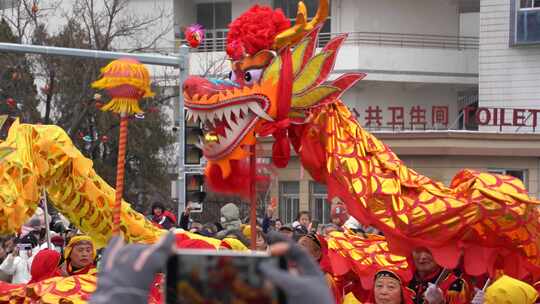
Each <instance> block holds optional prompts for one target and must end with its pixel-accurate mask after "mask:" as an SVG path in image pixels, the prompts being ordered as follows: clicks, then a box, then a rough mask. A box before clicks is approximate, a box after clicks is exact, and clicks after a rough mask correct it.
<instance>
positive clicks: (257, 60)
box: [0, 0, 540, 303]
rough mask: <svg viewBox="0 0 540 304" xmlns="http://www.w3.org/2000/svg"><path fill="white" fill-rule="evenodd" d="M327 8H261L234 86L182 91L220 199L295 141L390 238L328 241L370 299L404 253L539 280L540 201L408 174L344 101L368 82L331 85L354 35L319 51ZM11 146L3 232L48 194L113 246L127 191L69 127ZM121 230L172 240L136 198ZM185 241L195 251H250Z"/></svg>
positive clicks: (57, 286) (22, 134) (306, 162)
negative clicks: (199, 128) (261, 161)
mask: <svg viewBox="0 0 540 304" xmlns="http://www.w3.org/2000/svg"><path fill="white" fill-rule="evenodd" d="M328 9H329V4H328V0H320V3H319V8H318V11H317V14H316V15H315V16H314V17H313V18H311V19H310V21H308V16H307V8H306V7H305V5H304V4H303V3H302V2H299V6H298V15H297V18H296V23H295V24H294V25H291V24H290V21H289V20H288V19H287V18H286V17H285V15H284V14H283V13H282V12H281V11H280V10H273V9H272V8H270V7H263V6H254V7H252V8H251V9H249V10H248V11H247V12H246V13H244V14H242V15H241V16H239V17H238V18H237V19H235V20H234V21H233V22H232V23H231V25H230V31H229V34H228V37H227V54H228V55H229V57H230V59H231V60H232V71H231V73H230V77H229V79H227V80H222V79H205V78H201V77H190V78H188V79H187V80H186V81H185V82H184V84H183V86H184V97H185V101H186V108H187V109H188V112H187V117H188V118H189V119H192V120H194V121H195V122H199V121H200V122H203V123H204V124H205V129H206V130H207V132H206V134H205V136H204V138H205V142H204V145H203V152H204V155H205V157H206V159H207V160H208V163H207V167H206V171H205V174H206V177H207V178H206V181H207V182H208V184H209V185H210V186H211V187H212V188H213V189H214V190H215V191H218V192H229V193H231V192H232V193H236V194H247V193H246V190H247V189H249V187H248V185H247V183H249V181H250V178H253V177H251V176H250V175H249V170H248V168H249V166H248V165H247V156H248V155H249V152H248V151H249V150H250V147H251V146H253V145H255V144H256V137H258V136H259V137H260V136H272V137H273V138H274V143H273V147H272V160H273V163H274V165H276V166H277V167H285V166H286V165H287V164H288V161H289V159H290V156H291V151H290V146H291V145H292V147H293V148H294V150H295V152H296V154H297V155H298V157H299V159H300V161H301V163H302V166H303V167H304V168H305V169H307V170H308V171H309V173H310V175H311V176H312V177H313V179H315V180H316V181H318V182H321V183H325V184H327V185H328V189H329V197H330V198H332V197H339V198H340V199H341V200H342V201H344V202H345V203H346V205H347V209H348V210H349V212H350V213H351V215H352V216H353V217H355V218H356V219H357V220H359V221H360V222H361V223H362V224H364V225H371V226H374V227H375V228H377V229H378V230H380V231H382V232H384V234H385V237H386V238H385V239H378V238H377V237H368V238H362V237H359V236H356V235H353V234H349V233H343V234H337V235H334V234H333V235H331V236H330V237H329V238H328V239H327V240H326V243H327V245H328V257H329V260H330V267H329V270H328V272H331V273H332V275H333V276H334V277H336V278H342V277H344V276H350V275H351V274H352V275H353V276H354V277H356V278H358V279H359V281H360V285H361V288H362V289H370V288H372V285H373V278H374V277H375V274H376V273H377V272H378V271H379V270H381V269H383V268H385V267H390V268H391V269H392V270H393V271H397V272H400V271H401V272H402V273H399V277H400V278H401V279H402V280H403V282H406V281H409V280H410V279H411V278H412V274H411V273H410V269H409V267H408V265H407V262H406V258H404V257H405V256H409V255H410V253H411V251H412V250H413V249H414V248H417V247H425V248H428V249H429V250H430V251H431V252H432V253H433V256H434V258H435V260H436V261H437V263H438V264H440V265H441V266H443V267H445V268H448V269H453V268H455V267H456V266H457V265H458V264H460V263H461V264H462V266H463V269H464V271H465V272H466V273H467V274H468V275H473V276H476V275H480V274H484V273H488V274H490V275H491V276H494V275H495V273H498V272H503V273H505V274H508V275H511V276H513V277H515V278H520V279H527V280H528V281H529V282H533V281H534V280H535V279H536V278H538V277H539V276H540V252H539V249H540V241H539V235H540V226H539V221H538V219H539V216H540V214H539V211H538V208H537V207H538V205H539V204H538V201H537V200H535V199H533V198H530V197H529V196H528V195H527V191H526V189H525V187H524V186H523V184H522V183H521V182H520V181H519V180H518V179H516V178H512V177H508V176H502V175H496V174H487V173H481V172H477V171H473V170H462V171H460V172H459V173H458V174H457V175H456V176H455V178H454V179H453V180H452V182H451V184H450V186H449V187H446V186H444V185H443V184H441V183H439V182H436V181H434V180H432V179H430V178H428V177H426V176H423V175H421V174H419V173H417V172H416V171H414V170H412V169H410V168H408V167H407V166H406V165H405V164H404V163H403V162H402V161H401V160H400V159H399V158H398V157H397V155H396V154H394V153H393V152H392V150H391V149H390V148H389V147H388V146H386V145H384V143H382V142H381V141H379V140H378V139H377V138H375V137H374V136H373V135H372V134H370V133H369V132H367V131H365V130H364V129H363V128H362V127H361V125H360V123H359V122H358V121H357V120H356V119H355V118H354V116H353V115H352V114H351V112H350V111H349V109H348V108H347V107H346V106H345V105H344V104H343V102H342V101H341V100H340V97H341V96H342V94H343V93H344V92H346V91H347V90H348V89H349V88H351V87H352V86H353V85H354V84H355V83H356V82H358V81H359V80H361V79H362V78H363V77H365V74H362V73H350V74H343V75H340V76H338V77H336V78H332V77H331V74H332V71H333V67H334V63H335V61H336V58H337V55H338V52H339V49H340V47H341V46H342V44H343V43H344V42H345V40H346V38H347V35H338V36H335V37H333V38H332V39H331V40H330V41H329V42H328V43H327V44H326V46H324V47H323V48H322V49H321V50H320V51H319V52H318V53H317V52H316V47H317V45H318V42H317V37H318V33H319V30H320V28H321V26H322V24H323V23H324V21H325V20H326V18H327V16H328ZM5 148H7V149H13V150H14V152H12V153H11V154H9V155H8V156H7V157H6V158H5V159H4V160H3V161H2V162H1V163H0V185H1V187H0V233H1V234H7V233H13V232H15V231H17V230H18V229H19V228H20V227H21V226H22V224H23V223H24V222H25V221H26V220H27V219H28V218H29V217H30V216H31V215H32V214H33V212H34V210H35V209H36V207H37V203H38V201H39V197H40V194H41V191H42V190H43V189H44V190H46V191H47V194H48V196H49V198H50V201H51V203H52V204H53V205H54V206H55V208H57V209H58V210H59V211H60V212H61V213H62V214H64V215H65V216H66V217H67V218H68V219H69V220H70V222H72V223H73V224H75V225H76V226H77V227H78V228H79V229H81V230H82V231H84V232H85V233H86V234H88V235H89V236H90V237H91V238H92V240H93V241H94V242H95V244H96V247H98V248H99V247H102V246H104V245H105V244H106V243H107V241H108V240H109V239H110V237H111V228H112V213H113V207H114V197H115V191H114V189H113V188H111V187H110V186H109V185H107V184H106V183H105V182H104V181H103V179H101V178H100V177H99V176H98V175H97V174H96V172H95V171H94V170H93V168H92V162H91V160H89V159H87V158H85V157H84V156H83V155H82V154H81V153H80V152H79V151H78V150H77V149H76V148H75V147H74V145H73V143H72V142H71V140H70V139H69V137H68V136H67V134H66V133H65V132H64V131H63V130H62V129H60V128H59V127H56V126H44V125H29V124H20V123H18V122H16V123H14V124H13V125H12V126H11V128H10V130H9V134H8V137H7V139H6V140H5V141H3V142H1V143H0V149H5ZM231 172H234V174H231ZM120 229H121V231H122V232H123V234H124V237H125V239H126V240H127V241H129V242H139V243H153V242H155V241H157V240H158V239H159V238H160V236H162V235H163V234H164V233H165V230H162V229H159V228H158V227H155V226H154V225H153V224H152V223H151V222H150V221H148V220H147V219H145V217H144V216H142V215H141V214H139V213H137V212H135V211H133V210H132V209H131V208H130V207H129V204H127V203H126V202H123V203H122V210H121V215H120ZM178 235H179V238H180V239H183V240H181V241H179V242H180V243H182V242H183V243H182V244H184V245H183V246H192V245H193V246H206V247H208V248H216V249H217V248H220V247H221V246H222V245H223V247H227V248H233V247H234V246H238V244H236V243H234V242H232V241H231V242H230V243H228V244H222V241H220V240H213V239H201V238H200V237H199V236H193V235H190V234H186V233H184V232H179V233H178ZM405 269H408V270H405ZM36 284H37V285H34V286H33V289H34V290H38V291H39V292H36V293H38V294H41V295H42V296H41V298H42V299H44V298H45V297H46V296H48V295H51V296H54V297H60V296H63V297H66V298H69V297H71V298H77V299H82V300H81V301H83V300H84V297H85V296H86V295H87V294H88V293H90V292H91V291H92V288H95V277H94V276H91V277H88V276H87V275H75V276H71V277H66V278H61V279H58V278H51V279H47V280H44V281H41V282H39V283H36ZM51 286H53V287H51ZM40 290H41V291H43V292H41V291H40ZM45 303H48V302H47V301H45Z"/></svg>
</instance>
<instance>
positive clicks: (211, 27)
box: [182, 2, 232, 51]
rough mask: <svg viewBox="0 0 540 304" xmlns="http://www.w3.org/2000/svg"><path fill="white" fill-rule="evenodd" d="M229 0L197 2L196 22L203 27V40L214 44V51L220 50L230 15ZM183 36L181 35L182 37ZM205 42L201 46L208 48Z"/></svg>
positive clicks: (222, 46)
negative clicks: (227, 0) (225, 0)
mask: <svg viewBox="0 0 540 304" xmlns="http://www.w3.org/2000/svg"><path fill="white" fill-rule="evenodd" d="M231 12H232V9H231V2H210V3H199V4H197V23H198V24H200V25H202V26H203V27H204V28H205V40H207V41H211V42H213V43H210V46H212V45H214V44H215V47H216V48H217V49H215V51H222V50H223V48H224V44H225V39H226V38H227V31H228V26H229V23H231V18H232V17H231V16H232V13H231ZM182 38H183V37H182ZM208 43H209V42H206V43H205V45H203V48H209V46H208V45H206V44H208Z"/></svg>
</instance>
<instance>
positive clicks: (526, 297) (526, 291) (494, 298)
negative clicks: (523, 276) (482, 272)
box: [471, 275, 538, 304]
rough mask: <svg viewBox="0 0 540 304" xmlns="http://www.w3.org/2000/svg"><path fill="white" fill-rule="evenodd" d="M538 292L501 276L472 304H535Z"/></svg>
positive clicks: (477, 296) (477, 294) (526, 285)
mask: <svg viewBox="0 0 540 304" xmlns="http://www.w3.org/2000/svg"><path fill="white" fill-rule="evenodd" d="M537 299H538V292H537V291H536V289H534V287H533V286H531V285H529V284H527V283H525V282H522V281H520V280H516V279H514V278H512V277H509V276H507V275H503V276H501V277H500V278H499V279H497V280H496V281H495V282H494V283H493V284H491V285H490V286H489V287H488V288H487V289H486V291H485V292H483V291H478V292H477V293H476V295H475V296H474V299H473V300H472V301H471V303H472V304H511V303H520V304H533V303H536V300H537Z"/></svg>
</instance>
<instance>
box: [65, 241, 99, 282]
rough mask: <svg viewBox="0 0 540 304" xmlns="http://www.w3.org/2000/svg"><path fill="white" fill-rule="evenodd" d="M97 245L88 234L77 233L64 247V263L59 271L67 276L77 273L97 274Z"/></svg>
mask: <svg viewBox="0 0 540 304" xmlns="http://www.w3.org/2000/svg"><path fill="white" fill-rule="evenodd" d="M95 259H96V247H95V245H94V242H92V239H91V238H90V237H89V236H87V235H77V236H74V237H72V238H71V239H70V240H69V243H68V244H67V246H66V248H64V263H63V264H62V265H60V267H59V269H58V270H59V272H60V274H61V275H62V276H64V277H67V276H71V275H77V274H96V273H97V270H96V265H95Z"/></svg>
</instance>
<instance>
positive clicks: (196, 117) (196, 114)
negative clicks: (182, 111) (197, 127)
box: [192, 111, 199, 123]
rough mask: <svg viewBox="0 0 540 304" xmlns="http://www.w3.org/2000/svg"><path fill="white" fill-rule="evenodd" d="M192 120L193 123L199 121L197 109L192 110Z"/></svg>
mask: <svg viewBox="0 0 540 304" xmlns="http://www.w3.org/2000/svg"><path fill="white" fill-rule="evenodd" d="M192 115H193V116H192V120H193V122H194V123H198V122H199V113H198V112H197V111H194V112H193V114H192Z"/></svg>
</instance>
